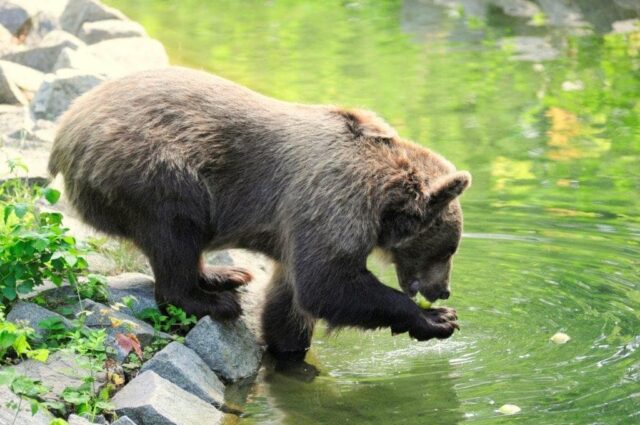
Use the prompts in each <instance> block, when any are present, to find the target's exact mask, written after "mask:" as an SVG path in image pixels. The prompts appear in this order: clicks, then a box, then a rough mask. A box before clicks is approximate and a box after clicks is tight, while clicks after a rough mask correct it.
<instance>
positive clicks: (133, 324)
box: [76, 300, 171, 345]
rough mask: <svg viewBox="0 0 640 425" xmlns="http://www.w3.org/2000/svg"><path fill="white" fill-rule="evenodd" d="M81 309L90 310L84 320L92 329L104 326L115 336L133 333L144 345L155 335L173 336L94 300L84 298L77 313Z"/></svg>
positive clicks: (77, 308)
mask: <svg viewBox="0 0 640 425" xmlns="http://www.w3.org/2000/svg"><path fill="white" fill-rule="evenodd" d="M81 311H88V312H90V314H89V315H88V316H87V317H86V320H85V322H84V324H85V326H87V327H88V328H90V329H103V328H104V329H106V330H107V333H108V334H109V335H111V336H114V337H115V336H116V335H118V334H125V335H129V334H133V335H135V336H136V338H137V339H138V340H139V341H140V343H141V344H143V345H146V344H149V343H150V342H151V341H152V340H153V338H155V337H161V338H166V339H170V338H171V337H170V336H169V335H167V334H165V333H162V332H158V331H156V330H155V329H153V327H152V326H151V325H149V324H148V323H146V322H143V321H142V320H139V319H136V318H135V317H133V316H130V315H128V314H126V313H123V312H122V311H118V310H116V309H114V308H111V307H108V306H106V305H104V304H101V303H97V302H95V301H93V300H83V301H82V303H81V304H78V305H77V306H76V313H80V312H81Z"/></svg>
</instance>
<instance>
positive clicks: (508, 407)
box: [498, 404, 522, 415]
mask: <svg viewBox="0 0 640 425" xmlns="http://www.w3.org/2000/svg"><path fill="white" fill-rule="evenodd" d="M521 410H522V409H520V407H518V406H516V405H515V404H505V405H504V406H502V407H501V408H499V409H498V412H500V413H502V414H503V415H515V414H516V413H520V411H521Z"/></svg>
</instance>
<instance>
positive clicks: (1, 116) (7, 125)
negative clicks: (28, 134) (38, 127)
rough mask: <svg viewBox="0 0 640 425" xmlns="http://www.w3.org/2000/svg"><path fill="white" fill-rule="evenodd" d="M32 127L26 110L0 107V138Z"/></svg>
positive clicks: (10, 106)
mask: <svg viewBox="0 0 640 425" xmlns="http://www.w3.org/2000/svg"><path fill="white" fill-rule="evenodd" d="M32 126H33V121H32V120H31V118H30V117H29V113H28V109H27V108H25V107H23V106H13V105H0V136H6V135H9V134H14V133H15V132H17V131H22V130H27V129H29V128H31V127H32Z"/></svg>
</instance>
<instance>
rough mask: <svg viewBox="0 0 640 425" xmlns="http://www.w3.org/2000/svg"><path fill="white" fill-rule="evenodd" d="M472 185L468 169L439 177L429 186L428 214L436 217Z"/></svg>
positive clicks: (430, 216)
mask: <svg viewBox="0 0 640 425" xmlns="http://www.w3.org/2000/svg"><path fill="white" fill-rule="evenodd" d="M470 185H471V174H469V172H468V171H457V172H455V173H453V174H448V175H446V176H443V177H440V178H439V179H437V180H436V181H435V182H434V183H433V184H432V185H431V187H430V188H429V196H428V198H427V209H426V212H427V216H428V217H429V218H434V217H436V216H437V215H438V214H440V213H441V212H442V211H443V210H444V209H445V207H446V206H447V205H449V204H450V203H451V201H453V200H454V199H456V198H457V197H458V196H460V195H461V194H462V192H464V191H465V189H466V188H468V187H469V186H470Z"/></svg>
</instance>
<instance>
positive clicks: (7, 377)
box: [0, 367, 18, 385]
mask: <svg viewBox="0 0 640 425" xmlns="http://www.w3.org/2000/svg"><path fill="white" fill-rule="evenodd" d="M17 376H18V373H17V372H16V370H15V369H14V368H12V367H10V368H6V369H2V370H0V385H11V383H12V382H13V380H14V379H16V377H17Z"/></svg>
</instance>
